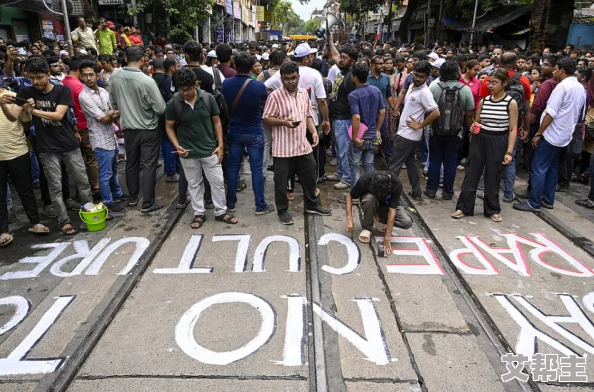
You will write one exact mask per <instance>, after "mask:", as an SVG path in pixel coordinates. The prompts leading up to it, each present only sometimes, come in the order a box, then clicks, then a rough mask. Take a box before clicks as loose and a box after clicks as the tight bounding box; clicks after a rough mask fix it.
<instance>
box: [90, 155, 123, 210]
mask: <svg viewBox="0 0 594 392" xmlns="http://www.w3.org/2000/svg"><path fill="white" fill-rule="evenodd" d="M95 158H97V164H98V165H99V191H100V192H101V197H102V198H103V202H104V203H105V204H107V205H108V206H109V205H110V204H112V203H113V199H114V197H121V196H122V195H123V194H124V193H123V192H122V187H120V183H119V182H118V166H119V165H118V150H117V149H115V150H104V149H102V148H96V149H95Z"/></svg>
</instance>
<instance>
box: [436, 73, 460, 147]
mask: <svg viewBox="0 0 594 392" xmlns="http://www.w3.org/2000/svg"><path fill="white" fill-rule="evenodd" d="M438 85H439V87H441V95H440V97H439V102H437V107H438V108H439V113H440V116H439V117H438V118H437V120H436V121H434V122H433V124H432V129H433V132H434V134H435V135H439V136H456V135H458V133H459V132H460V130H461V129H462V124H463V122H464V110H462V104H461V101H460V90H461V89H462V88H463V87H464V84H462V83H461V82H458V83H456V85H455V86H454V87H450V86H448V84H447V83H446V82H439V83H438Z"/></svg>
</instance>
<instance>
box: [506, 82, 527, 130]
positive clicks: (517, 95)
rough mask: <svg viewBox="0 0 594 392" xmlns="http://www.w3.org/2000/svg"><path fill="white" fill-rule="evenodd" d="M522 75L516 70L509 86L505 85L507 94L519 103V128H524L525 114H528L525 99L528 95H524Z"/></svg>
mask: <svg viewBox="0 0 594 392" xmlns="http://www.w3.org/2000/svg"><path fill="white" fill-rule="evenodd" d="M521 77H522V74H521V73H519V72H515V73H514V76H513V77H512V78H511V79H510V81H509V83H508V84H507V86H505V92H506V94H507V95H509V96H510V97H512V99H513V100H514V101H516V103H517V104H518V129H519V128H522V126H523V122H524V115H525V114H526V110H524V100H525V99H526V97H525V96H524V85H523V84H522V82H520V78H521Z"/></svg>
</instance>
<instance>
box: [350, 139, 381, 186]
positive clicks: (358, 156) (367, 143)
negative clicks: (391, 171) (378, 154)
mask: <svg viewBox="0 0 594 392" xmlns="http://www.w3.org/2000/svg"><path fill="white" fill-rule="evenodd" d="M375 150H377V146H375V145H374V144H373V140H364V141H363V145H362V146H361V147H356V146H355V144H353V142H352V141H349V170H350V173H351V188H353V187H354V186H355V184H357V181H359V178H360V177H361V169H360V164H361V161H363V169H364V170H365V173H369V172H371V171H373V170H375V167H374V165H373V158H374V156H375Z"/></svg>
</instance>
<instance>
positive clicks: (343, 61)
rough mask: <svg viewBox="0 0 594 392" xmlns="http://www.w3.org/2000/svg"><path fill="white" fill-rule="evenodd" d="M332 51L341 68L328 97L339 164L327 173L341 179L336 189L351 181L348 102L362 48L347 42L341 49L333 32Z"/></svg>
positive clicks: (336, 62) (333, 179)
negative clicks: (334, 171) (355, 67)
mask: <svg viewBox="0 0 594 392" xmlns="http://www.w3.org/2000/svg"><path fill="white" fill-rule="evenodd" d="M329 43H330V55H331V56H332V59H333V60H334V62H335V64H338V68H340V74H338V75H337V76H336V78H335V79H334V86H333V87H332V94H330V97H329V100H328V102H329V104H328V109H329V111H330V118H331V120H332V142H333V143H334V147H335V148H336V158H337V160H338V165H337V167H336V174H333V175H329V176H326V179H327V180H330V181H340V182H339V183H337V184H335V185H334V188H336V189H347V188H349V186H351V185H354V184H351V173H350V169H349V143H351V140H350V138H349V127H350V126H351V122H352V121H351V119H352V117H351V107H350V106H349V99H348V96H349V94H350V93H351V92H352V91H353V90H355V83H354V82H353V77H352V74H351V69H352V68H353V66H354V65H355V62H356V61H357V57H358V55H359V51H358V50H357V48H356V47H355V45H353V44H346V45H344V46H343V47H342V48H341V53H338V50H337V49H336V46H334V40H333V39H332V35H330V40H329Z"/></svg>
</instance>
